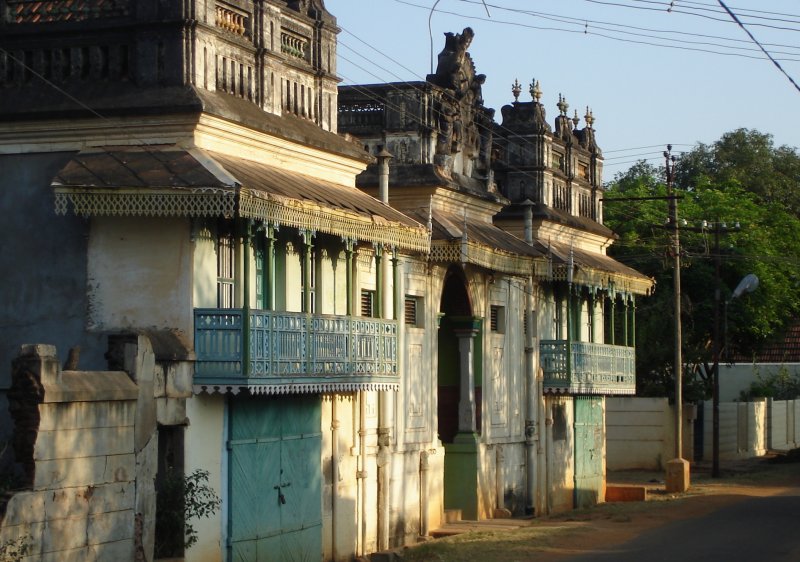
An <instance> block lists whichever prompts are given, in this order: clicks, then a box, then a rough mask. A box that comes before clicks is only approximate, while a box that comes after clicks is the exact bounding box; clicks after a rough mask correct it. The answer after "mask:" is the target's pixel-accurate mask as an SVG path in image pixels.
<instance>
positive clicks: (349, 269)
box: [343, 238, 356, 316]
mask: <svg viewBox="0 0 800 562" xmlns="http://www.w3.org/2000/svg"><path fill="white" fill-rule="evenodd" d="M343 242H344V259H345V282H346V284H347V298H346V299H345V302H346V303H347V306H346V308H347V316H353V247H354V246H355V243H356V241H355V240H353V239H352V238H344V239H343Z"/></svg>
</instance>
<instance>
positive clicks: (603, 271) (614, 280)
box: [534, 241, 655, 295]
mask: <svg viewBox="0 0 800 562" xmlns="http://www.w3.org/2000/svg"><path fill="white" fill-rule="evenodd" d="M545 248H546V253H545V258H544V259H540V260H537V261H536V266H535V271H534V277H536V278H538V279H541V280H543V281H567V279H568V277H569V276H568V270H569V268H570V267H572V282H573V284H574V285H577V286H585V287H591V288H595V289H601V290H604V291H608V290H613V291H614V292H616V293H619V294H629V295H648V294H650V293H651V292H652V291H653V289H654V287H655V280H653V279H652V278H650V277H647V276H646V275H644V274H642V273H639V272H638V271H636V270H635V269H633V268H631V267H628V266H627V265H625V264H622V263H620V262H618V261H617V260H615V259H614V258H612V257H609V256H607V255H605V254H600V253H595V252H588V251H586V250H582V249H580V248H575V247H571V246H569V245H567V244H564V243H558V242H551V241H548V242H547V243H546V245H545Z"/></svg>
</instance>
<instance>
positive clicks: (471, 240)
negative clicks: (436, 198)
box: [409, 209, 544, 276]
mask: <svg viewBox="0 0 800 562" xmlns="http://www.w3.org/2000/svg"><path fill="white" fill-rule="evenodd" d="M409 214H410V215H411V216H412V217H414V218H415V219H417V220H418V221H426V222H428V223H429V226H430V229H431V252H430V256H429V259H430V261H432V262H444V263H462V264H472V265H475V266H478V267H482V268H485V269H488V270H491V271H496V272H499V273H505V274H508V275H520V276H528V275H530V274H531V271H532V270H533V267H534V264H535V260H536V259H543V257H544V253H543V252H542V248H541V246H531V245H529V244H527V243H525V242H524V241H523V240H520V239H519V238H517V237H516V236H514V235H513V234H510V233H508V232H506V231H505V230H502V229H500V228H498V227H496V226H494V225H493V224H491V223H487V222H482V221H479V220H469V219H465V218H464V217H463V216H462V217H458V216H456V215H455V214H453V213H449V212H446V211H442V210H439V209H432V210H427V211H426V210H422V209H420V210H418V211H415V212H410V213H409ZM426 215H427V216H426Z"/></svg>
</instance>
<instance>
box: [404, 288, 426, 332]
mask: <svg viewBox="0 0 800 562" xmlns="http://www.w3.org/2000/svg"><path fill="white" fill-rule="evenodd" d="M404 316H405V322H406V326H416V327H422V297H414V296H409V295H406V300H405V310H404Z"/></svg>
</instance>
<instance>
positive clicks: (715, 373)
mask: <svg viewBox="0 0 800 562" xmlns="http://www.w3.org/2000/svg"><path fill="white" fill-rule="evenodd" d="M683 229H684V230H688V231H690V232H699V233H706V232H708V231H709V230H712V229H713V232H714V326H713V332H712V346H711V359H712V361H713V367H712V368H711V373H712V374H711V376H712V384H713V387H712V388H713V391H712V416H713V418H712V432H711V434H712V437H711V443H712V449H711V450H712V453H711V455H712V457H711V476H712V477H713V478H719V475H720V474H719V357H720V355H721V354H722V346H721V345H720V343H721V342H720V340H721V338H720V329H719V328H720V322H719V321H720V303H721V302H722V294H721V282H722V279H721V275H720V269H721V262H722V256H721V255H720V248H719V239H720V236H721V235H722V234H725V233H728V232H737V231H739V230H741V229H740V227H739V223H738V222H736V225H735V226H733V227H728V225H727V223H725V222H720V221H719V220H717V221H716V222H712V223H709V222H708V221H705V220H704V221H703V222H702V223H701V224H700V226H697V227H691V226H684V228H683Z"/></svg>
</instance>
